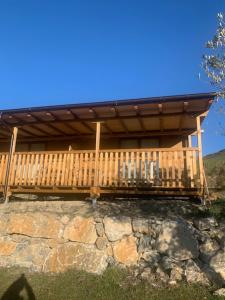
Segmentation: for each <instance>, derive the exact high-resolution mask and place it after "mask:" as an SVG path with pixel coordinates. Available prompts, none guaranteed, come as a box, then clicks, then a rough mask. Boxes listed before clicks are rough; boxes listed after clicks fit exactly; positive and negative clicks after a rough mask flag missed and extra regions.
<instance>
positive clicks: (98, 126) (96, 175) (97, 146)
mask: <svg viewBox="0 0 225 300" xmlns="http://www.w3.org/2000/svg"><path fill="white" fill-rule="evenodd" d="M100 131H101V122H96V138H95V171H94V187H93V189H92V194H93V195H96V196H99V182H98V179H99V149H100Z"/></svg>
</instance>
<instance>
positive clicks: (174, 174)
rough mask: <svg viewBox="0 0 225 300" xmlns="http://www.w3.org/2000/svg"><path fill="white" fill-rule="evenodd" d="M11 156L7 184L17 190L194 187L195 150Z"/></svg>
mask: <svg viewBox="0 0 225 300" xmlns="http://www.w3.org/2000/svg"><path fill="white" fill-rule="evenodd" d="M7 160H8V154H6V153H0V186H3V185H4V183H5V174H6V167H7ZM97 165H98V170H95V167H94V166H95V151H60V152H59V151H57V152H56V151H55V152H54V151H51V152H48V151H45V152H16V153H15V154H14V155H13V158H12V162H11V166H10V176H9V185H10V186H21V187H34V186H37V187H92V186H93V185H94V177H95V176H97V182H98V186H100V187H167V188H170V187H171V188H172V187H181V188H183V187H186V188H189V187H197V186H198V185H199V168H198V166H199V163H198V150H197V148H183V149H175V150H174V149H167V148H165V149H163V148H159V149H131V150H128V149H125V150H119V149H116V150H103V151H100V152H99V157H98V164H97Z"/></svg>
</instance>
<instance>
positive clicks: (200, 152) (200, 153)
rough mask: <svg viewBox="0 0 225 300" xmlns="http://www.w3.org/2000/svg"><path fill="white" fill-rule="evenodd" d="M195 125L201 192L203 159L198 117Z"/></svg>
mask: <svg viewBox="0 0 225 300" xmlns="http://www.w3.org/2000/svg"><path fill="white" fill-rule="evenodd" d="M196 124H197V138H198V153H199V154H198V155H199V175H200V185H201V191H202V192H203V184H204V169H203V168H204V167H203V159H202V133H201V120H200V116H198V117H197V118H196Z"/></svg>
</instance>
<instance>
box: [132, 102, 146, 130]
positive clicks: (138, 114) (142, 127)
mask: <svg viewBox="0 0 225 300" xmlns="http://www.w3.org/2000/svg"><path fill="white" fill-rule="evenodd" d="M134 109H135V111H136V116H137V119H138V122H139V124H140V127H141V129H142V131H146V128H145V125H144V123H143V120H142V118H141V114H140V109H139V107H138V105H135V106H134Z"/></svg>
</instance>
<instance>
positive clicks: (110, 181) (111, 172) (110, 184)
mask: <svg viewBox="0 0 225 300" xmlns="http://www.w3.org/2000/svg"><path fill="white" fill-rule="evenodd" d="M112 174H113V152H110V154H109V183H108V185H109V186H112Z"/></svg>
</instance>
